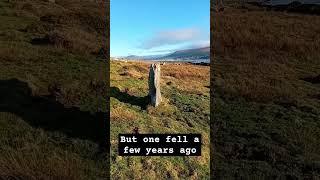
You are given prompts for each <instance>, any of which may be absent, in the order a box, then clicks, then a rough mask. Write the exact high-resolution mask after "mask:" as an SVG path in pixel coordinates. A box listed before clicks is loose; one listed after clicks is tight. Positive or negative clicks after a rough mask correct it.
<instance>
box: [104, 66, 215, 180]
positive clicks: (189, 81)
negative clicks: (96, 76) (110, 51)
mask: <svg viewBox="0 0 320 180" xmlns="http://www.w3.org/2000/svg"><path fill="white" fill-rule="evenodd" d="M149 66H150V64H149V63H145V62H130V61H129V62H120V61H111V68H110V71H111V72H110V73H111V77H110V79H111V80H110V84H111V94H110V96H111V99H110V116H111V119H110V124H111V127H110V129H111V148H112V152H111V176H112V177H114V178H115V179H188V178H191V179H207V178H209V173H210V168H209V159H210V156H209V143H210V141H209V132H210V129H209V128H210V125H209V123H210V104H209V103H210V96H209V93H210V86H209V85H210V78H209V71H210V68H209V67H208V66H197V65H189V64H182V65H173V64H170V63H168V64H165V65H161V93H162V97H163V103H162V104H160V105H159V106H158V107H157V108H154V107H151V106H149V105H148V104H147V103H148V99H147V95H148V75H149ZM136 127H137V128H138V129H139V132H140V133H201V134H202V138H203V147H202V156H199V157H120V156H118V155H117V144H118V142H117V141H118V134H119V133H132V132H133V130H134V128H136Z"/></svg>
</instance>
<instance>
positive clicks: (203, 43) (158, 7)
mask: <svg viewBox="0 0 320 180" xmlns="http://www.w3.org/2000/svg"><path fill="white" fill-rule="evenodd" d="M110 10H111V11H110V53H111V56H112V57H119V56H128V55H138V56H145V55H157V54H166V53H171V52H174V51H176V50H182V49H192V48H200V47H207V46H209V43H210V42H209V41H210V0H110Z"/></svg>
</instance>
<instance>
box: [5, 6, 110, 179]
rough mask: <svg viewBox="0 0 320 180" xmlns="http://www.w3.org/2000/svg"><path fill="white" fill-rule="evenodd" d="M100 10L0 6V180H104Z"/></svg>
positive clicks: (103, 20)
mask: <svg viewBox="0 0 320 180" xmlns="http://www.w3.org/2000/svg"><path fill="white" fill-rule="evenodd" d="M106 5H107V4H105V3H102V1H101V2H98V1H96V2H94V1H80V0H67V1H65V0H56V1H55V3H50V2H49V1H41V0H19V1H15V0H10V1H0V22H1V24H0V67H1V71H0V179H68V180H70V179H76V180H79V179H106V177H107V175H108V168H107V166H108V161H107V158H106V157H107V156H106V151H105V149H104V148H103V147H104V146H105V145H104V144H105V143H106V133H105V131H104V130H105V126H106V124H107V121H106V115H107V113H108V111H107V108H106V107H107V101H106V96H107V92H106V89H107V88H108V84H107V72H108V71H107V63H106V61H105V59H106V56H104V55H105V54H104V52H105V51H103V48H102V47H103V46H105V45H104V42H107V41H108V39H106V32H107V31H106V29H108V28H109V27H108V26H107V19H108V17H106V13H104V12H103V10H102V9H103V7H105V8H107V6H106ZM106 48H108V47H106Z"/></svg>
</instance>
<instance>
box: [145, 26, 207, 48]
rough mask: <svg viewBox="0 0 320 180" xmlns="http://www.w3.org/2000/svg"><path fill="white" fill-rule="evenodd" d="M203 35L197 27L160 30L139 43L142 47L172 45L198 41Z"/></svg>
mask: <svg viewBox="0 0 320 180" xmlns="http://www.w3.org/2000/svg"><path fill="white" fill-rule="evenodd" d="M204 37H205V33H204V32H203V31H201V30H200V29H198V28H184V29H175V30H167V31H160V32H157V33H155V34H154V35H153V36H152V37H151V38H148V39H146V40H145V41H144V42H142V44H141V46H140V47H141V48H142V49H152V48H155V47H160V46H164V45H173V44H179V43H185V42H191V41H199V40H201V39H203V38H204Z"/></svg>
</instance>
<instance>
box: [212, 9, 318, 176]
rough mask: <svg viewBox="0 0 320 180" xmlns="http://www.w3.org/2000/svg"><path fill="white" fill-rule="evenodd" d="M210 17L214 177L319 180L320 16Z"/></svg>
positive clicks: (252, 13) (251, 13)
mask: <svg viewBox="0 0 320 180" xmlns="http://www.w3.org/2000/svg"><path fill="white" fill-rule="evenodd" d="M212 10H213V9H212ZM212 15H213V18H212V22H211V23H212V24H213V26H212V29H211V32H212V33H211V34H212V35H213V36H212V37H211V38H212V39H211V42H213V47H214V50H213V51H212V55H213V57H214V61H213V65H212V68H211V75H212V76H211V77H212V84H213V94H212V96H213V102H214V103H213V104H212V108H213V109H214V110H213V111H212V113H213V117H214V119H213V123H214V125H213V127H212V128H211V130H212V131H213V134H214V136H213V137H214V138H213V139H212V141H214V149H215V151H214V152H213V153H212V157H213V162H215V163H213V166H214V167H215V173H214V175H215V177H216V178H218V179H228V178H231V179H232V178H237V179H318V178H319V177H320V166H319V162H320V156H319V155H320V154H319V149H320V146H319V145H320V143H319V139H320V118H319V117H320V99H319V92H320V84H319V81H318V77H319V75H320V61H319V59H320V36H319V33H318V32H319V31H320V29H319V28H320V16H312V15H306V14H295V13H287V12H277V11H265V10H264V9H263V8H262V9H261V8H259V7H256V6H252V5H241V6H236V5H234V6H233V7H230V6H229V7H228V6H226V7H225V9H224V11H220V12H218V13H212Z"/></svg>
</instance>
